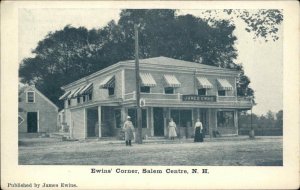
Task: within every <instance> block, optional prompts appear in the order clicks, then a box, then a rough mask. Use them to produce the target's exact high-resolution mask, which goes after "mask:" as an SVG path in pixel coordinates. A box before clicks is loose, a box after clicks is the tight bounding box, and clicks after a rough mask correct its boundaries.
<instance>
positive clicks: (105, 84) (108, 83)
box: [100, 75, 115, 88]
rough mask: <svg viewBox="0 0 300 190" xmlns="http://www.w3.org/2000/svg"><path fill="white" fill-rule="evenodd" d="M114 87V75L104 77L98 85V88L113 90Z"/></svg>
mask: <svg viewBox="0 0 300 190" xmlns="http://www.w3.org/2000/svg"><path fill="white" fill-rule="evenodd" d="M114 87H115V76H114V75H111V76H108V77H106V78H105V79H104V80H103V81H102V82H101V83H100V88H114Z"/></svg>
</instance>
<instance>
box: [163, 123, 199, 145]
mask: <svg viewBox="0 0 300 190" xmlns="http://www.w3.org/2000/svg"><path fill="white" fill-rule="evenodd" d="M168 128H169V137H170V139H171V140H174V139H175V137H177V133H176V123H175V122H174V121H173V118H171V119H170V122H169V125H168ZM203 137H204V134H203V125H202V123H201V121H200V119H197V121H196V123H195V137H194V142H203Z"/></svg>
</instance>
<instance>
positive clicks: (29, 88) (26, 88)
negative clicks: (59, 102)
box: [18, 85, 58, 110]
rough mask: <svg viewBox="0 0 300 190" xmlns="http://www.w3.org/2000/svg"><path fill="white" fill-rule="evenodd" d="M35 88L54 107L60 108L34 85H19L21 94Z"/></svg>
mask: <svg viewBox="0 0 300 190" xmlns="http://www.w3.org/2000/svg"><path fill="white" fill-rule="evenodd" d="M29 90H33V91H35V92H36V93H38V94H39V95H40V96H41V97H43V98H44V99H45V100H46V101H47V102H48V103H49V104H51V105H52V106H53V107H55V109H56V110H58V107H57V106H56V105H55V104H54V103H53V102H52V101H51V100H49V98H47V97H46V96H45V95H44V94H43V93H41V92H40V91H39V90H38V89H37V88H35V86H34V85H30V86H29V85H23V86H22V85H19V93H18V94H19V96H20V95H21V94H23V93H25V92H26V91H29Z"/></svg>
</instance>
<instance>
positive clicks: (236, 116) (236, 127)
mask: <svg viewBox="0 0 300 190" xmlns="http://www.w3.org/2000/svg"><path fill="white" fill-rule="evenodd" d="M233 119H234V128H235V131H236V135H239V126H238V125H239V124H238V110H234V115H233Z"/></svg>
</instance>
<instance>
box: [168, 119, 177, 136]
mask: <svg viewBox="0 0 300 190" xmlns="http://www.w3.org/2000/svg"><path fill="white" fill-rule="evenodd" d="M168 128H169V137H170V139H171V140H174V139H175V137H177V133H176V123H175V122H174V121H173V118H171V119H170V122H169V125H168Z"/></svg>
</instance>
